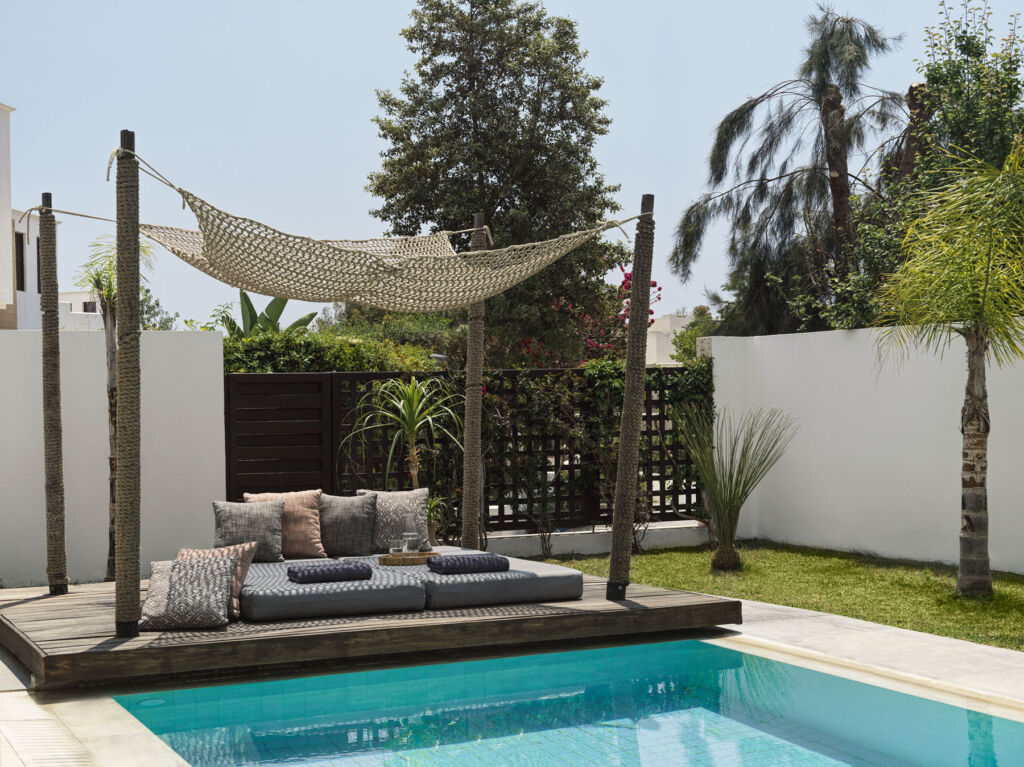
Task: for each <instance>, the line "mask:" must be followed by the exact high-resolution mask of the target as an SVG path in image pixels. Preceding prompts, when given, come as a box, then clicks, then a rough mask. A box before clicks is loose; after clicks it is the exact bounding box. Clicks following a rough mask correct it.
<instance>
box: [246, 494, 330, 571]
mask: <svg viewBox="0 0 1024 767" xmlns="http://www.w3.org/2000/svg"><path fill="white" fill-rule="evenodd" d="M322 492H323V491H321V490H300V491H299V492H295V493H246V494H245V495H244V496H243V498H244V499H245V502H246V503H252V502H256V501H284V515H283V516H282V518H281V554H282V555H283V556H284V558H285V559H313V558H324V557H326V556H327V552H326V551H324V546H323V543H322V542H321V541H320V496H321V495H322Z"/></svg>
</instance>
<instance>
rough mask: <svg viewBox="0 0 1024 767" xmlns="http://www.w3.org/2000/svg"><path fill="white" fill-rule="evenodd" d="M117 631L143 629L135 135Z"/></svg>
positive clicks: (126, 209)
mask: <svg viewBox="0 0 1024 767" xmlns="http://www.w3.org/2000/svg"><path fill="white" fill-rule="evenodd" d="M117 320H118V322H117V349H118V352H117V384H118V386H117V470H118V476H117V524H116V532H115V535H116V539H117V540H116V552H115V560H116V565H115V566H116V570H117V582H116V584H115V597H116V600H115V609H114V613H115V617H114V620H115V622H116V628H117V635H118V636H119V637H133V636H138V634H139V618H140V617H141V614H142V608H141V604H140V600H139V524H140V516H141V514H140V508H139V501H140V489H139V484H140V483H139V446H140V438H139V435H140V425H139V420H140V399H139V398H140V385H139V379H140V375H139V336H140V331H139V161H138V159H137V158H136V157H135V134H134V133H133V132H132V131H127V130H124V131H121V152H120V153H119V154H118V156H117Z"/></svg>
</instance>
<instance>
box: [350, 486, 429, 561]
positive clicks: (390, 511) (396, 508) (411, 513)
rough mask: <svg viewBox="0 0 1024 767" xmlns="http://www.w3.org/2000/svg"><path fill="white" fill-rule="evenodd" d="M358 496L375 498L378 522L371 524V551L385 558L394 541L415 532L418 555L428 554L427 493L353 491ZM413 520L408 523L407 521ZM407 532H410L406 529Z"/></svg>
mask: <svg viewBox="0 0 1024 767" xmlns="http://www.w3.org/2000/svg"><path fill="white" fill-rule="evenodd" d="M356 493H357V494H358V495H376V496H377V518H376V520H375V521H374V524H373V551H374V553H375V554H385V553H387V551H388V547H389V545H390V543H391V541H393V540H398V539H401V537H402V533H405V532H410V533H411V532H415V533H417V534H418V536H419V539H418V540H417V541H416V543H417V546H416V547H415V548H417V549H418V550H419V551H430V549H431V547H430V533H429V531H428V530H427V495H428V493H429V490H427V488H425V487H421V488H420V489H419V490H399V491H396V492H384V491H379V490H356ZM408 517H412V520H411V521H407V518H408ZM406 528H410V529H408V530H407V529H406Z"/></svg>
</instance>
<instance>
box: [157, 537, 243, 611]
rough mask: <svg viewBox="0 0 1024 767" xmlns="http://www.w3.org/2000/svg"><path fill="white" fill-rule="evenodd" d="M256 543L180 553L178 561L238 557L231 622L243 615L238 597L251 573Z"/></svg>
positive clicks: (184, 550) (233, 581) (229, 608)
mask: <svg viewBox="0 0 1024 767" xmlns="http://www.w3.org/2000/svg"><path fill="white" fill-rule="evenodd" d="M256 546H257V543H256V541H250V542H249V543H239V544H238V545H236V546H225V547H224V548H222V549H182V550H181V551H179V552H178V556H177V558H178V559H210V558H211V557H238V566H237V567H235V574H234V576H233V577H232V579H231V604H230V605H229V606H228V617H229V618H231V620H233V621H235V620H238V619H239V617H241V615H242V611H241V610H240V609H239V604H238V595H239V594H241V593H242V584H243V583H245V574H246V573H247V572H249V565H251V564H252V558H253V556H254V555H255V554H256Z"/></svg>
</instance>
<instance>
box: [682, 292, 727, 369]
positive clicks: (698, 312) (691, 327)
mask: <svg viewBox="0 0 1024 767" xmlns="http://www.w3.org/2000/svg"><path fill="white" fill-rule="evenodd" d="M718 325H719V321H718V320H717V319H715V316H714V315H713V314H712V313H711V309H710V308H708V307H707V306H695V307H693V319H692V320H690V321H689V322H688V323H687V325H686V327H685V328H683V329H682V330H680V331H679V332H678V333H676V334H675V335H673V336H672V346H673V348H674V349H675V350H676V351H675V354H673V355H672V359H674V360H675V361H676V362H686V361H687V360H693V359H696V358H697V339H698V338H703V337H704V336H711V335H714V334H715V331H716V330H718Z"/></svg>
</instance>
